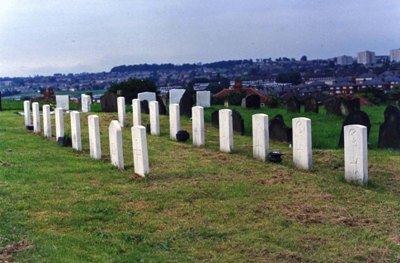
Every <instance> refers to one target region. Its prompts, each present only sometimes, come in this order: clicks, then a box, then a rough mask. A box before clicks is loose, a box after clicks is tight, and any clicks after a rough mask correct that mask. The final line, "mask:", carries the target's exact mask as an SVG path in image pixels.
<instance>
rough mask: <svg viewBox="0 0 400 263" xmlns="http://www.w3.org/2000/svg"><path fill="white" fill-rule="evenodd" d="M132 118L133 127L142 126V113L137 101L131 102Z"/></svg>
mask: <svg viewBox="0 0 400 263" xmlns="http://www.w3.org/2000/svg"><path fill="white" fill-rule="evenodd" d="M132 118H133V126H140V125H142V112H141V108H140V100H139V99H133V100H132Z"/></svg>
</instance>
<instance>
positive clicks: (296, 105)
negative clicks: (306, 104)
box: [287, 96, 300, 112]
mask: <svg viewBox="0 0 400 263" xmlns="http://www.w3.org/2000/svg"><path fill="white" fill-rule="evenodd" d="M287 111H288V112H300V101H299V100H298V99H297V98H296V97H295V96H292V97H290V98H289V100H288V101H287Z"/></svg>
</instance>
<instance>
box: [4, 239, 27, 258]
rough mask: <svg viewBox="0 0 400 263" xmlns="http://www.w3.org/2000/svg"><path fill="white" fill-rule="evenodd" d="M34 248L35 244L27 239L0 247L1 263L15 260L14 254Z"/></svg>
mask: <svg viewBox="0 0 400 263" xmlns="http://www.w3.org/2000/svg"><path fill="white" fill-rule="evenodd" d="M29 248H33V245H32V244H30V243H29V242H28V241H26V240H21V241H19V242H17V243H14V244H11V245H8V246H6V247H4V248H1V249H0V263H8V262H13V261H12V258H13V256H14V255H15V254H16V253H18V252H21V251H23V250H25V249H29Z"/></svg>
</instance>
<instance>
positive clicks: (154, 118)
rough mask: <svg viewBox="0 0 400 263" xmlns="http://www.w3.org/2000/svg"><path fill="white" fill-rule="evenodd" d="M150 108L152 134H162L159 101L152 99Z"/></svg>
mask: <svg viewBox="0 0 400 263" xmlns="http://www.w3.org/2000/svg"><path fill="white" fill-rule="evenodd" d="M149 110H150V133H151V134H152V135H156V136H160V110H159V108H158V101H150V102H149Z"/></svg>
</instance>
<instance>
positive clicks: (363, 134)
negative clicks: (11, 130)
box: [25, 97, 368, 184]
mask: <svg viewBox="0 0 400 263" xmlns="http://www.w3.org/2000/svg"><path fill="white" fill-rule="evenodd" d="M28 105H29V101H28ZM32 108H33V110H34V112H35V111H37V112H38V111H39V106H38V105H35V103H33V105H32ZM149 108H150V131H151V134H152V135H156V136H159V135H160V125H159V123H160V121H159V108H158V102H157V101H151V102H150V103H149ZM43 112H46V113H47V107H46V110H45V109H44V110H43ZM76 113H78V112H75V113H74V114H76ZM78 114H79V113H78ZM132 114H133V127H138V126H140V125H141V111H140V100H139V99H134V100H132ZM25 116H26V114H25ZM125 117H126V115H125V98H124V97H119V98H118V120H119V126H120V127H124V126H125V125H126V120H125ZM43 119H44V122H45V123H46V122H48V121H47V120H48V119H47V117H46V119H45V117H43ZM37 120H39V126H40V119H39V117H36V118H35V114H34V123H35V121H37ZM56 123H57V111H56ZM75 123H76V121H75ZM115 123H116V121H115V122H114V123H112V124H113V125H114V126H115ZM268 123H269V122H268V115H266V114H254V115H253V116H252V130H253V134H252V138H253V156H254V158H256V159H259V160H262V161H266V159H267V156H268V152H269V129H268V127H269V124H268ZM169 124H170V125H169V127H170V138H171V139H173V140H176V134H177V132H178V131H179V130H180V112H179V104H170V105H169ZM36 126H38V125H36ZM73 126H74V123H73V117H72V114H71V127H73ZM45 127H48V126H46V124H45ZM110 127H111V125H110ZM140 127H143V126H140ZM292 127H293V163H294V165H295V166H296V167H297V168H300V169H306V170H309V169H311V168H312V140H311V120H310V119H308V118H302V117H301V118H294V119H293V120H292ZM89 128H90V125H89ZM38 129H39V131H40V127H39V128H38ZM113 129H116V128H115V127H114V128H113ZM143 129H144V130H143V132H144V136H145V134H146V133H145V128H144V127H143ZM34 130H35V131H37V128H35V125H34ZM45 130H46V128H45ZM110 133H111V130H110ZM46 134H48V133H46V131H45V136H46ZM132 134H133V131H132ZM344 135H345V136H344V147H345V179H346V181H349V182H356V183H359V184H365V183H367V182H368V149H367V128H366V127H365V126H361V125H348V126H345V128H344ZM50 136H51V129H50ZM73 136H74V135H73V134H72V137H73ZM132 136H133V135H132ZM110 138H111V135H110ZM192 138H193V144H194V145H195V146H202V145H204V144H205V129H204V109H203V107H201V106H195V107H193V108H192ZM73 140H74V137H73ZM112 144H113V145H115V144H117V145H118V144H119V143H118V141H117V142H116V143H114V142H112V141H111V139H110V151H111V148H112V147H111V145H112ZM121 144H122V139H121ZM219 145H220V151H222V152H228V153H229V152H231V151H232V150H233V122H232V111H231V110H229V109H223V110H220V111H219ZM143 147H144V146H143V144H142V148H143ZM145 147H146V155H147V143H146V145H145ZM121 148H122V146H121ZM113 149H114V148H113ZM115 149H119V148H115ZM115 149H114V150H115ZM134 149H135V148H134ZM139 151H140V150H139ZM115 152H116V154H115V156H119V154H118V151H115ZM134 152H135V150H134ZM115 160H119V161H118V162H117V161H116V162H115V165H116V166H118V167H120V166H121V164H120V163H119V162H120V160H121V158H117V159H114V161H115ZM122 161H123V158H122ZM112 162H113V160H112ZM147 162H148V161H147Z"/></svg>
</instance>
